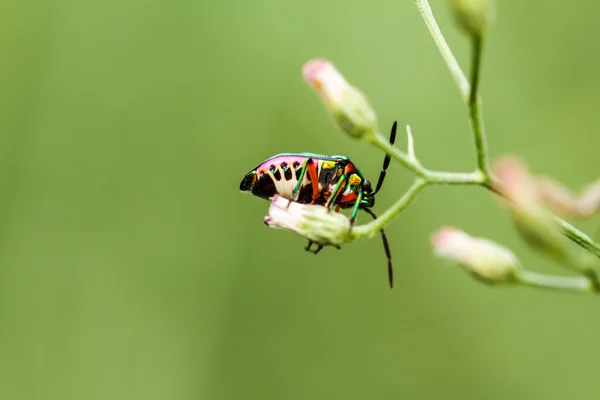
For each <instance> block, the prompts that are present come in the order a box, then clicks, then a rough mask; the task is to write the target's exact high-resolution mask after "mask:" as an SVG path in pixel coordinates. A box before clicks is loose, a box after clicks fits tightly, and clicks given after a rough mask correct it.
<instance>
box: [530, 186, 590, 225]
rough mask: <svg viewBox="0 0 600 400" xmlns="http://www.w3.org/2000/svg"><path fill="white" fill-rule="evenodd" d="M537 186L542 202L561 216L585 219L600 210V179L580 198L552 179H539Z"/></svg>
mask: <svg viewBox="0 0 600 400" xmlns="http://www.w3.org/2000/svg"><path fill="white" fill-rule="evenodd" d="M537 186H538V192H539V195H540V198H541V199H542V201H543V202H544V203H545V204H546V205H547V206H548V207H549V208H550V209H552V211H554V212H556V213H558V214H560V215H563V216H576V217H582V218H585V217H590V216H592V215H594V214H595V213H597V212H598V210H599V209H600V179H599V180H597V181H596V182H595V183H593V184H591V185H589V186H588V187H587V188H586V189H585V190H584V191H583V193H582V194H581V196H579V197H577V196H575V195H574V194H573V193H572V192H571V191H570V190H569V189H567V188H566V187H565V186H563V185H562V184H560V183H559V182H556V181H554V180H551V179H550V178H541V179H539V180H538V183H537Z"/></svg>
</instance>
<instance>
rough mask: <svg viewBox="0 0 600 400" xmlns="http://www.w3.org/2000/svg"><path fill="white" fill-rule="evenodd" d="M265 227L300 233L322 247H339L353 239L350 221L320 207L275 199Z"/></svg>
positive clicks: (276, 197)
mask: <svg viewBox="0 0 600 400" xmlns="http://www.w3.org/2000/svg"><path fill="white" fill-rule="evenodd" d="M265 224H266V225H268V226H270V227H271V228H279V229H286V230H289V231H292V232H296V233H298V234H300V235H302V236H304V237H305V238H307V239H309V240H312V241H313V242H315V243H317V244H320V245H333V246H339V245H341V244H344V243H346V242H349V241H351V240H352V237H351V235H350V220H349V219H348V218H347V217H346V216H345V215H343V214H340V213H336V212H334V211H330V210H327V208H325V207H323V206H319V205H308V204H300V203H297V202H293V201H292V202H290V201H289V200H287V199H285V198H283V197H280V196H274V197H273V198H272V199H271V206H270V207H269V214H268V215H267V216H266V217H265Z"/></svg>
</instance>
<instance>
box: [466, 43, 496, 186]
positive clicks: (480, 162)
mask: <svg viewBox="0 0 600 400" xmlns="http://www.w3.org/2000/svg"><path fill="white" fill-rule="evenodd" d="M482 51H483V38H482V37H481V36H476V37H474V38H473V57H472V62H471V91H470V93H469V116H470V119H471V125H472V128H473V139H474V141H475V150H476V154H477V167H478V169H479V170H480V171H481V172H483V174H484V175H485V176H486V178H487V180H491V176H492V173H491V171H490V162H489V160H488V150H487V143H486V134H485V128H484V126H483V115H482V111H481V98H480V97H479V94H478V93H479V92H478V91H479V75H480V72H481V54H482Z"/></svg>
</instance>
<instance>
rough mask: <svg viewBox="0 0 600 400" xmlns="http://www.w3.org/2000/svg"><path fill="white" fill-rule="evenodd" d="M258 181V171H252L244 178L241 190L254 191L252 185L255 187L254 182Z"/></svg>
mask: <svg viewBox="0 0 600 400" xmlns="http://www.w3.org/2000/svg"><path fill="white" fill-rule="evenodd" d="M255 180H256V171H252V172H249V173H247V174H246V176H244V179H242V182H241V183H240V190H244V191H248V190H252V185H254V181H255Z"/></svg>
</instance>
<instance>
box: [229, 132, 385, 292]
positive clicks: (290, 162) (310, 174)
mask: <svg viewBox="0 0 600 400" xmlns="http://www.w3.org/2000/svg"><path fill="white" fill-rule="evenodd" d="M396 127H397V123H396V122H394V125H393V126H392V131H391V133H390V143H391V144H394V141H395V140H396ZM389 164H390V156H388V155H386V156H385V158H384V159H383V168H382V169H381V173H380V174H379V179H378V181H377V185H376V186H375V190H373V189H372V187H371V182H369V181H368V180H367V179H365V178H364V177H363V175H362V174H361V172H360V171H359V170H358V168H357V167H356V166H355V165H354V163H353V162H352V161H350V159H349V158H348V157H346V156H339V155H335V156H324V155H321V154H314V153H281V154H277V155H275V156H273V157H271V158H269V159H267V160H265V161H263V162H262V163H261V164H260V165H258V166H257V167H256V168H254V169H252V170H251V171H250V172H248V173H247V174H246V175H245V176H244V179H242V182H241V183H240V190H242V191H248V192H251V193H252V194H253V195H255V196H258V197H262V198H264V199H269V198H271V197H273V196H274V195H276V194H277V195H279V196H281V197H284V198H286V199H289V200H291V201H296V202H299V203H303V204H320V205H324V206H325V207H327V208H331V206H333V205H335V206H336V207H335V211H339V209H340V208H352V213H351V215H350V224H351V225H352V224H354V221H355V220H356V216H357V214H358V210H364V211H365V212H366V213H367V214H369V215H371V216H372V217H373V218H377V216H376V215H375V213H374V212H373V211H371V210H370V208H371V207H373V206H374V205H375V194H376V193H377V192H379V190H380V189H381V185H382V184H383V181H384V179H385V175H386V170H387V168H388V166H389ZM381 239H382V240H383V247H384V249H385V254H386V256H387V260H388V278H389V283H390V287H393V284H394V274H393V269H392V255H391V253H390V247H389V244H388V240H387V236H386V234H385V232H384V230H383V229H382V230H381ZM313 244H316V245H317V247H316V249H314V250H311V246H312V245H313ZM322 248H323V245H321V244H317V243H313V242H312V241H310V240H309V242H308V246H306V248H305V249H306V251H311V252H312V253H314V254H317V253H318V252H319V251H321V249H322Z"/></svg>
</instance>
